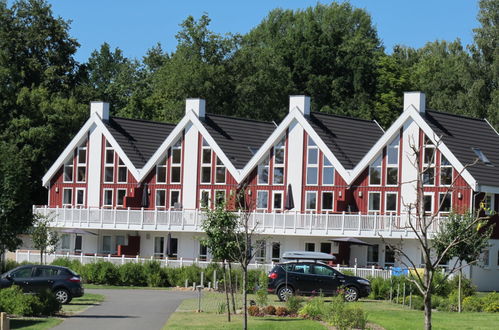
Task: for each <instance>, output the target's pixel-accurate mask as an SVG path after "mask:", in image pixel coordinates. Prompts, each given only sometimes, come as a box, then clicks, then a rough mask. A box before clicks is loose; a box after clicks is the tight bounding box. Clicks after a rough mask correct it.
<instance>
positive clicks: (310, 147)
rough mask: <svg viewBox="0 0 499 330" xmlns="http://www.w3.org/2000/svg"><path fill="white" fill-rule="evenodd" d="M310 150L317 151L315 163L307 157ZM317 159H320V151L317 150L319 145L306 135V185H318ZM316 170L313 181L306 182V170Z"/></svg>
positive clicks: (306, 180) (306, 176)
mask: <svg viewBox="0 0 499 330" xmlns="http://www.w3.org/2000/svg"><path fill="white" fill-rule="evenodd" d="M310 150H315V151H316V152H317V162H316V163H315V164H311V163H310V157H309V151H310ZM319 159H320V152H319V147H318V146H317V143H315V141H314V140H313V139H312V138H311V137H310V136H308V137H307V166H306V168H305V185H307V186H318V185H319ZM314 168H315V171H316V174H317V176H316V177H315V183H308V170H309V169H314Z"/></svg>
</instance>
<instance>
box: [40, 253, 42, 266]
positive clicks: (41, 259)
mask: <svg viewBox="0 0 499 330" xmlns="http://www.w3.org/2000/svg"><path fill="white" fill-rule="evenodd" d="M40 265H43V250H40Z"/></svg>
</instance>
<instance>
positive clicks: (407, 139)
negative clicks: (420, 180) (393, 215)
mask: <svg viewBox="0 0 499 330" xmlns="http://www.w3.org/2000/svg"><path fill="white" fill-rule="evenodd" d="M414 147H415V148H418V147H419V126H418V125H417V124H416V123H415V122H414V121H413V120H412V119H409V120H408V121H407V122H405V123H404V127H403V131H402V164H400V168H401V169H402V175H401V176H402V178H401V185H400V191H401V205H400V209H401V211H402V212H407V211H408V205H409V204H414V203H415V202H416V199H417V189H416V182H415V180H416V179H417V177H418V169H417V167H416V166H415V165H414V164H415V162H416V155H415V153H414V151H413V148H414Z"/></svg>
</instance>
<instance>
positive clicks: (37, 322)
mask: <svg viewBox="0 0 499 330" xmlns="http://www.w3.org/2000/svg"><path fill="white" fill-rule="evenodd" d="M104 299H105V297H104V296H103V295H101V294H93V293H86V294H85V295H84V296H83V297H80V298H74V299H73V300H72V301H71V303H69V304H67V305H63V306H62V311H61V312H62V313H61V314H64V315H71V314H76V313H79V312H83V311H84V310H85V309H87V308H89V307H92V306H95V305H98V304H99V303H100V302H102V301H104ZM62 321H63V320H62V319H60V318H57V317H46V318H31V317H29V318H16V319H12V320H10V327H11V329H22V330H44V329H51V328H53V327H55V326H56V325H58V324H59V323H61V322H62Z"/></svg>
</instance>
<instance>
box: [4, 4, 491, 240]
mask: <svg viewBox="0 0 499 330" xmlns="http://www.w3.org/2000/svg"><path fill="white" fill-rule="evenodd" d="M478 20H479V23H480V26H479V28H477V29H476V30H475V31H474V43H473V44H472V45H463V44H462V43H461V42H460V41H459V40H455V41H435V42H429V43H428V44H427V45H425V46H424V47H422V48H420V49H413V48H408V47H403V46H397V47H395V48H394V50H393V52H392V53H388V52H386V50H385V49H384V47H383V44H382V41H381V39H380V38H379V36H378V35H377V31H376V29H375V27H374V26H373V24H372V20H371V17H370V15H369V14H368V13H367V12H366V11H365V10H363V9H357V8H354V7H353V6H351V5H350V4H348V3H341V4H337V3H332V4H330V5H324V4H318V5H316V6H315V7H310V8H306V9H303V10H297V11H293V10H283V9H275V10H273V11H271V12H270V13H269V14H268V15H267V16H266V17H265V18H264V19H263V21H262V22H261V23H260V24H258V25H257V26H256V27H254V28H253V29H252V30H251V31H250V32H248V33H247V34H245V35H239V34H226V35H221V34H218V33H215V32H213V31H211V30H210V29H209V24H210V18H209V17H208V16H207V15H204V16H202V17H201V18H199V19H198V20H196V19H194V18H193V17H188V18H186V20H185V21H183V22H182V23H181V24H180V26H181V29H180V32H178V34H177V36H176V38H177V41H178V44H177V47H176V49H175V50H174V51H173V52H171V53H168V52H165V51H164V50H163V49H162V48H161V45H159V44H158V45H155V46H153V47H152V48H151V49H150V50H149V51H148V52H147V53H146V54H145V55H144V57H143V58H142V59H130V58H126V57H125V56H124V55H123V53H122V51H121V50H120V49H119V48H116V49H114V50H113V49H111V48H110V46H109V45H108V44H106V43H105V44H103V45H102V46H101V47H100V49H98V50H95V51H94V52H93V53H92V54H91V56H90V58H89V59H88V61H87V62H86V63H78V62H77V61H76V60H75V57H74V56H75V53H76V50H77V48H78V47H79V44H78V42H77V40H75V39H74V38H72V37H71V36H70V34H69V23H68V22H67V21H65V20H63V19H62V18H58V17H54V15H53V13H52V11H51V8H50V5H49V4H47V3H46V2H45V1H44V0H17V1H15V2H13V3H12V4H11V5H10V6H9V5H8V4H7V2H6V0H0V138H1V141H2V144H3V145H2V152H5V150H9V152H14V153H15V154H16V157H9V156H8V155H2V162H3V163H4V164H5V163H9V162H10V163H11V164H14V165H15V166H14V165H13V166H10V167H9V165H3V166H6V168H9V169H12V168H18V169H19V171H23V174H24V178H25V179H26V180H27V182H26V184H19V187H22V192H23V194H24V195H25V196H29V198H28V201H29V203H26V204H27V205H25V206H26V207H27V208H29V207H30V204H32V203H44V202H45V199H46V190H45V189H44V188H43V187H41V186H40V185H41V177H42V176H43V174H44V173H45V171H46V170H47V169H48V167H49V166H50V165H51V164H52V162H53V161H54V160H55V159H56V158H57V156H58V155H59V153H60V152H61V151H62V150H63V149H64V147H65V146H66V145H67V143H68V141H69V140H70V138H71V137H72V136H73V135H74V133H75V132H76V131H77V130H78V129H79V127H80V126H81V124H82V123H83V122H84V120H85V119H86V118H87V116H88V102H89V101H91V100H98V99H101V100H105V101H109V102H110V103H111V111H112V114H113V115H116V116H123V117H129V118H141V119H152V120H160V121H169V122H176V121H178V120H179V119H180V118H181V117H182V115H183V108H184V100H185V98H187V97H202V98H205V99H206V100H207V104H208V111H209V112H213V113H219V114H226V115H233V116H240V117H250V118H255V119H262V120H275V121H279V120H280V119H282V118H283V117H284V116H285V114H286V112H287V103H288V95H291V94H307V95H310V96H311V97H312V109H313V110H314V111H323V112H328V113H336V114H343V115H348V116H355V117H360V118H366V119H376V120H378V121H379V122H380V124H381V125H383V126H385V127H386V126H388V125H389V124H390V123H391V122H392V121H393V120H394V119H395V118H396V117H397V116H398V115H399V113H400V112H401V106H402V96H403V91H407V90H421V91H424V92H425V93H426V94H427V99H428V102H429V107H430V108H433V109H437V110H441V111H449V112H454V113H459V114H465V115H469V116H474V117H480V118H488V119H489V121H490V122H491V123H493V125H495V126H496V127H499V110H498V109H499V91H498V76H499V50H498V36H499V31H498V29H499V28H498V26H499V24H498V20H499V0H481V1H480V12H479V16H478ZM14 177H15V176H5V177H4V181H3V182H2V187H0V189H1V190H2V191H4V190H6V189H5V186H6V185H7V184H8V182H7V181H5V180H12V178H14ZM28 178H29V179H28ZM19 189H21V188H19ZM11 195H13V196H14V195H16V193H15V192H13V191H11ZM0 203H2V204H1V205H0V217H5V216H6V214H7V213H6V212H5V210H7V209H8V208H7V207H6V206H5V205H6V204H3V203H4V201H3V199H2V200H0ZM22 205H24V204H22ZM26 214H27V213H26ZM1 243H2V242H0V246H1Z"/></svg>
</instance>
